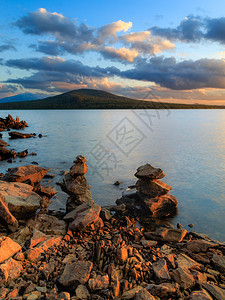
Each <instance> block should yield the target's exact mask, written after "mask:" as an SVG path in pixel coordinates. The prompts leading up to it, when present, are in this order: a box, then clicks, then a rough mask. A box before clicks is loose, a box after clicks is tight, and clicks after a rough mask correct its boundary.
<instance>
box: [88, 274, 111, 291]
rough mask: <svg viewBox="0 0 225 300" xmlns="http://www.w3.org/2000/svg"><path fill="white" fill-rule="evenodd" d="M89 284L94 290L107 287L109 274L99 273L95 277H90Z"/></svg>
mask: <svg viewBox="0 0 225 300" xmlns="http://www.w3.org/2000/svg"><path fill="white" fill-rule="evenodd" d="M88 285H89V287H90V289H91V290H92V291H97V290H102V289H107V288H108V286H109V276H108V275H103V276H101V275H97V276H95V277H94V278H90V279H89V281H88Z"/></svg>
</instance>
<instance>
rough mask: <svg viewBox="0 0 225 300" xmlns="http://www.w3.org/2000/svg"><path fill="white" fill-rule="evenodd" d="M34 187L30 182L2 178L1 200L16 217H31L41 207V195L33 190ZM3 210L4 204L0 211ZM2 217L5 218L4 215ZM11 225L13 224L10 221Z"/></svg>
mask: <svg viewBox="0 0 225 300" xmlns="http://www.w3.org/2000/svg"><path fill="white" fill-rule="evenodd" d="M32 189H33V188H32V186H30V185H28V184H24V183H20V182H18V183H15V182H5V181H2V180H0V197H1V201H2V203H3V204H5V205H7V207H8V209H9V211H10V213H11V214H12V215H13V216H15V217H16V218H27V217H30V216H31V215H33V214H34V213H35V212H36V210H37V209H38V208H39V207H40V203H41V197H40V196H39V195H38V194H36V193H35V192H33V191H32ZM0 204H1V202H0ZM3 210H4V208H3V205H2V207H1V208H0V211H3ZM5 211H6V210H5ZM0 217H1V216H0ZM2 218H3V219H4V215H3V216H2ZM9 225H11V224H10V223H9Z"/></svg>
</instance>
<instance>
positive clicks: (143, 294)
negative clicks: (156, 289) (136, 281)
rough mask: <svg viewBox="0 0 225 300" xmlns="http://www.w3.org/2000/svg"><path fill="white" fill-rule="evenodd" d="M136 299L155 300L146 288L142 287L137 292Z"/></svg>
mask: <svg viewBox="0 0 225 300" xmlns="http://www.w3.org/2000/svg"><path fill="white" fill-rule="evenodd" d="M134 300H155V297H153V296H152V295H151V294H150V293H149V292H148V291H147V290H146V289H142V290H140V291H139V292H137V293H136V294H135V297H134Z"/></svg>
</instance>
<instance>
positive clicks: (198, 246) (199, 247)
mask: <svg viewBox="0 0 225 300" xmlns="http://www.w3.org/2000/svg"><path fill="white" fill-rule="evenodd" d="M218 246H219V244H217V243H213V242H209V241H206V240H202V239H201V240H192V241H189V242H188V243H187V244H186V248H187V249H188V250H189V251H191V252H197V253H198V252H206V251H207V250H208V249H209V248H214V247H218Z"/></svg>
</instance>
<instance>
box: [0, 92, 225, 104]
mask: <svg viewBox="0 0 225 300" xmlns="http://www.w3.org/2000/svg"><path fill="white" fill-rule="evenodd" d="M143 108H144V109H145V108H148V109H182V108H185V109H189V108H225V106H216V105H200V104H193V105H192V104H175V103H163V102H159V101H158V102H157V101H155V102H154V101H143V100H136V99H130V98H126V97H121V96H117V95H114V94H112V93H108V92H105V91H101V90H92V89H79V90H74V91H70V92H67V93H63V94H60V95H57V96H52V97H48V98H44V99H41V100H40V99H39V100H29V101H19V102H8V103H0V109H143Z"/></svg>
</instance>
